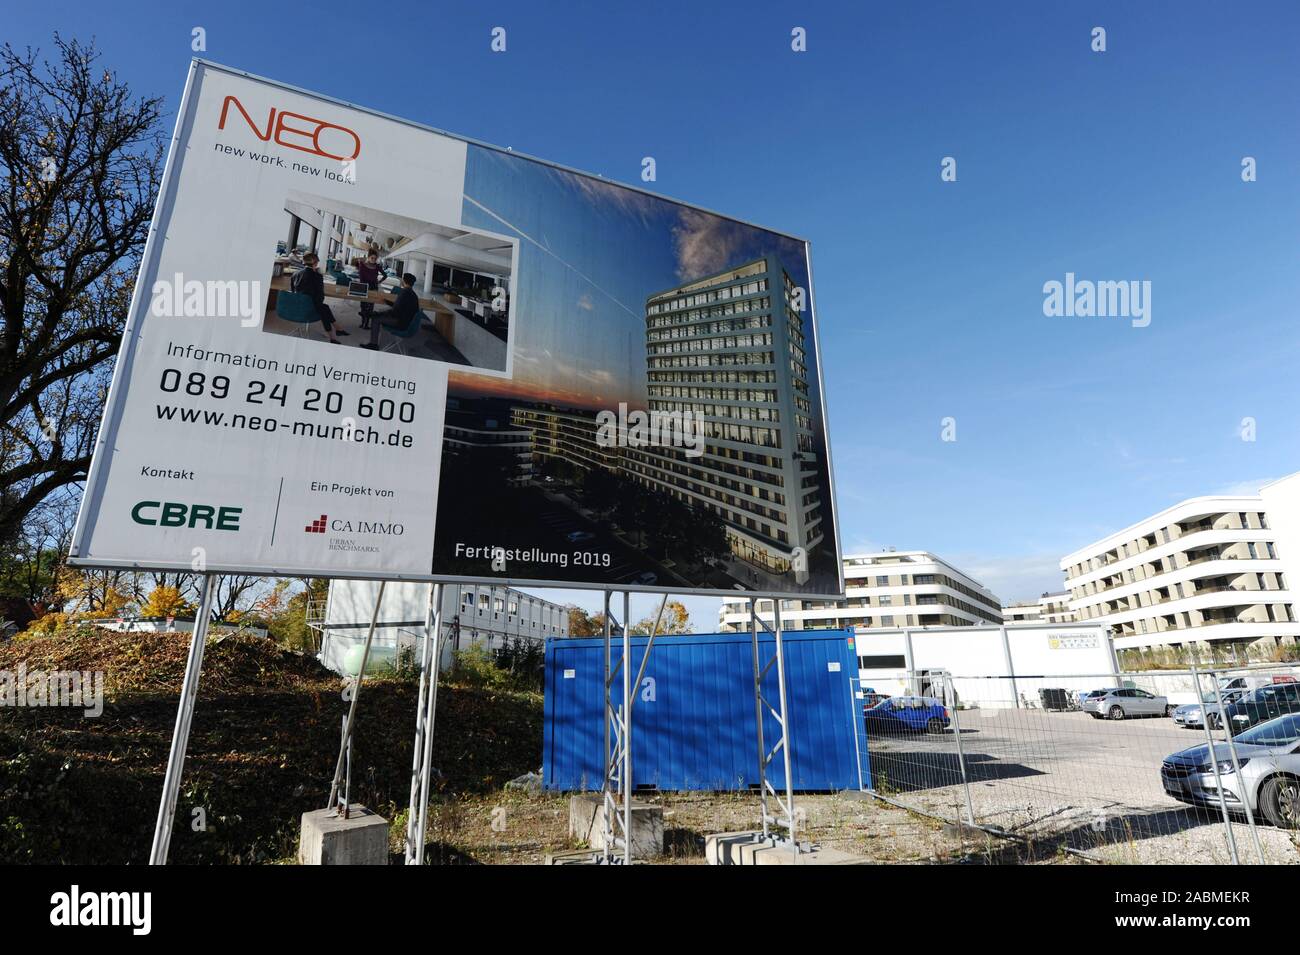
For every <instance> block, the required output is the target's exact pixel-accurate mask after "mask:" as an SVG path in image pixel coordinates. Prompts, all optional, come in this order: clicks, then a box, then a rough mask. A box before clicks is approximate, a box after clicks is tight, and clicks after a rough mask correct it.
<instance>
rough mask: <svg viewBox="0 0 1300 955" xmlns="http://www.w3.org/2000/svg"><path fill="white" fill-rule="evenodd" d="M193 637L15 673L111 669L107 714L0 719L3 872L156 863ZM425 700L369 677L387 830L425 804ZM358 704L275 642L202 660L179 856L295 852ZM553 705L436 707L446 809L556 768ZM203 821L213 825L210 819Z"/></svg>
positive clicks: (41, 658) (500, 702) (7, 657)
mask: <svg viewBox="0 0 1300 955" xmlns="http://www.w3.org/2000/svg"><path fill="white" fill-rule="evenodd" d="M188 645H189V636H188V634H155V633H149V634H137V633H130V634H116V633H106V632H103V631H100V632H97V633H88V634H77V635H75V636H72V637H68V636H61V637H48V638H32V639H25V640H22V641H16V642H14V643H10V644H5V645H4V646H0V669H6V670H14V669H16V667H17V665H18V662H19V661H25V662H26V664H27V668H28V670H29V671H32V670H38V669H42V670H47V671H48V670H56V669H62V670H73V669H76V670H103V671H104V672H105V681H106V684H107V686H108V688H109V689H108V693H107V696H108V699H107V701H106V705H105V710H104V714H103V716H101V717H99V718H98V719H86V718H85V717H84V716H83V715H82V711H81V710H80V709H66V708H21V709H8V708H6V709H0V863H13V862H41V863H58V864H102V863H116V864H121V863H137V864H138V863H143V862H146V861H147V859H148V853H149V845H150V841H151V839H152V836H153V826H154V821H155V819H156V817H157V813H158V801H159V798H160V795H161V792H162V777H163V770H164V768H165V764H166V759H167V751H168V746H169V744H170V740H171V732H172V726H173V724H174V722H175V719H176V706H177V702H178V698H179V694H180V684H181V678H182V676H183V673H184V668H185V656H186V650H187V647H188ZM415 699H416V687H415V686H414V685H413V683H412V682H411V681H410V680H409V679H405V678H403V676H402V675H400V674H399V675H395V676H393V677H385V678H372V679H367V680H366V683H365V685H364V687H363V689H362V695H361V701H360V704H359V706H358V711H357V720H358V722H357V727H356V735H355V738H354V743H353V772H352V787H353V799H354V801H357V802H361V803H364V804H365V805H367V806H369V807H371V808H372V809H375V810H376V811H378V812H381V813H383V814H385V815H387V816H388V817H389V818H393V817H394V816H396V814H397V812H398V811H399V810H404V809H405V807H406V805H407V801H408V799H409V795H410V771H411V746H412V741H413V736H414V731H415ZM346 709H347V702H346V701H345V700H344V698H343V694H342V682H341V681H340V680H339V678H338V677H337V676H336V675H335V674H333V673H330V672H329V671H327V670H325V669H324V668H323V667H321V666H320V665H319V664H318V663H317V662H316V661H315V660H314V659H313V658H311V657H308V656H305V655H302V654H299V653H295V652H292V651H287V650H284V649H281V648H280V647H278V646H276V645H275V644H274V643H273V642H272V641H269V640H266V639H264V638H260V637H254V636H248V635H240V636H230V637H225V638H221V637H217V638H213V639H211V640H210V641H209V645H208V647H207V650H206V652H205V658H204V666H203V675H202V679H201V681H200V687H199V701H198V707H197V709H196V711H195V716H194V725H193V729H192V733H191V736H190V745H189V752H188V757H187V759H186V763H185V775H184V780H183V785H182V790H181V796H180V799H179V802H178V811H177V817H176V824H175V830H174V833H173V836H172V844H171V859H172V861H174V862H177V863H254V862H266V861H272V860H277V859H280V860H283V859H286V858H291V857H292V856H293V855H294V852H295V850H296V846H297V838H298V827H299V820H300V817H301V814H302V813H303V812H306V811H308V810H311V809H320V808H323V807H324V805H325V802H326V799H327V797H328V794H329V787H330V781H331V778H332V776H333V772H334V763H335V760H336V758H337V756H338V747H339V738H340V732H341V723H342V717H343V715H344V713H345V712H346ZM541 726H542V697H541V694H540V693H535V692H520V691H516V690H512V689H510V688H508V687H482V686H464V685H457V684H454V683H453V684H448V685H444V686H442V687H441V688H440V690H439V693H438V712H437V733H436V735H435V738H434V750H433V766H434V768H435V773H434V785H433V788H434V792H435V795H441V794H447V793H485V792H490V791H492V790H495V789H498V788H499V787H500V786H501V785H502V784H504V783H505V782H506V781H507V780H509V779H512V778H514V777H515V776H518V775H520V774H522V773H524V772H528V771H531V770H536V769H537V768H538V766H539V765H540V764H541V741H542V731H541ZM196 810H201V812H196Z"/></svg>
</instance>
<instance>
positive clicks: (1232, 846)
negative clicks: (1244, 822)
mask: <svg viewBox="0 0 1300 955" xmlns="http://www.w3.org/2000/svg"><path fill="white" fill-rule="evenodd" d="M1191 672H1192V683H1193V684H1194V685H1195V686H1196V698H1197V699H1198V700H1199V699H1204V698H1205V696H1204V694H1203V693H1202V692H1201V675H1200V673H1199V672H1198V671H1197V669H1196V667H1195V666H1193V667H1191ZM1201 725H1202V726H1204V727H1205V742H1206V746H1207V748H1208V750H1209V760H1210V768H1211V769H1213V770H1214V784H1215V786H1216V787H1217V788H1218V791H1219V808H1220V809H1221V810H1222V811H1223V835H1224V837H1225V838H1226V839H1227V840H1228V854H1229V855H1230V856H1232V864H1233V865H1241V859H1240V858H1238V856H1237V837H1236V835H1234V834H1233V831H1232V816H1231V815H1229V814H1228V801H1227V800H1226V799H1225V798H1224V796H1223V780H1222V779H1221V778H1220V777H1219V757H1218V756H1217V755H1215V752H1214V734H1213V733H1211V732H1210V721H1209V720H1208V719H1206V718H1205V710H1204V708H1202V710H1201ZM1224 732H1225V733H1226V732H1227V727H1224Z"/></svg>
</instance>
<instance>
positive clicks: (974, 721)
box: [870, 710, 1300, 864]
mask: <svg viewBox="0 0 1300 955" xmlns="http://www.w3.org/2000/svg"><path fill="white" fill-rule="evenodd" d="M958 718H959V721H960V723H961V730H962V732H961V745H962V751H963V755H964V758H965V763H966V767H967V772H968V774H969V776H970V778H971V782H972V785H971V787H970V788H971V802H972V805H973V807H974V812H975V818H976V821H977V822H979V823H980V824H982V825H992V826H997V827H1000V828H1001V829H1004V830H1006V831H1009V832H1013V833H1016V834H1017V835H1019V836H1022V837H1024V838H1027V839H1031V840H1034V841H1035V842H1038V843H1039V844H1042V843H1050V844H1053V845H1055V846H1057V847H1068V848H1071V849H1079V850H1084V851H1087V852H1089V853H1090V854H1091V855H1093V856H1094V857H1097V858H1100V859H1103V860H1105V861H1108V862H1133V863H1217V864H1222V863H1226V862H1229V861H1231V860H1230V856H1229V852H1228V847H1227V842H1226V839H1225V836H1224V829H1223V819H1222V815H1221V814H1220V813H1218V812H1207V811H1206V810H1203V809H1197V808H1193V807H1189V806H1185V805H1184V804H1183V803H1180V802H1178V801H1177V800H1175V799H1173V798H1171V797H1169V796H1167V795H1165V792H1164V788H1163V786H1162V785H1161V782H1160V764H1161V762H1162V761H1163V759H1164V757H1165V756H1167V755H1169V754H1170V753H1174V752H1177V751H1178V750H1181V749H1186V748H1187V747H1189V746H1196V745H1198V744H1203V743H1204V742H1205V734H1204V731H1203V730H1187V729H1181V728H1179V727H1177V726H1175V725H1174V724H1173V723H1172V722H1171V721H1170V720H1167V719H1163V718H1149V719H1133V720H1125V721H1122V722H1111V721H1106V720H1094V719H1093V718H1092V717H1090V716H1089V715H1088V714H1086V713H1077V712H1076V713H1048V712H1044V711H1042V710H966V711H962V712H961V713H959V714H958ZM1216 738H1221V736H1218V735H1217V734H1216ZM870 753H871V761H872V769H873V773H874V774H875V776H876V785H877V787H878V788H879V789H881V791H883V792H886V793H888V794H889V795H890V797H891V798H893V799H896V800H899V801H900V802H903V803H905V804H906V805H908V806H912V807H915V808H917V809H920V810H922V811H926V812H933V813H935V814H937V815H941V816H943V817H944V818H950V819H956V818H958V813H959V812H960V811H962V810H963V809H964V800H965V796H964V793H963V789H962V786H961V785H960V783H961V768H960V763H959V761H958V756H957V735H956V733H955V732H953V731H952V730H950V731H949V732H947V733H943V734H939V735H882V736H876V737H875V738H873V739H872V740H871V742H870ZM1233 830H1234V833H1235V836H1236V840H1237V846H1238V850H1239V854H1240V857H1241V860H1242V861H1243V862H1258V861H1259V856H1258V855H1257V854H1256V851H1255V846H1254V842H1253V840H1252V839H1251V837H1250V833H1249V830H1248V829H1247V827H1246V825H1245V822H1244V820H1242V821H1240V822H1239V823H1237V824H1235V825H1234V826H1233ZM1259 841H1260V845H1261V848H1262V849H1263V852H1264V857H1265V859H1266V860H1267V861H1268V862H1270V863H1296V862H1300V851H1298V846H1297V841H1296V837H1295V835H1294V834H1292V833H1287V832H1283V831H1280V830H1277V829H1272V828H1270V827H1267V826H1265V825H1263V824H1261V825H1260V827H1259Z"/></svg>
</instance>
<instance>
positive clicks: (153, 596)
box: [140, 584, 195, 617]
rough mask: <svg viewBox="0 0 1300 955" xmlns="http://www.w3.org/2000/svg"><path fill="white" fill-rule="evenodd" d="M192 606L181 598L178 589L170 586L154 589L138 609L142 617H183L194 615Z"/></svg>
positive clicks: (165, 585)
mask: <svg viewBox="0 0 1300 955" xmlns="http://www.w3.org/2000/svg"><path fill="white" fill-rule="evenodd" d="M194 609H195V608H194V605H193V604H191V603H189V602H188V601H187V600H186V599H185V598H184V597H182V596H181V592H180V588H178V587H174V586H172V585H171V584H163V585H162V586H160V587H155V588H154V589H153V590H152V591H150V593H149V598H148V599H147V600H146V601H145V602H144V606H143V607H141V608H140V616H142V617H184V616H188V615H189V614H192V613H194Z"/></svg>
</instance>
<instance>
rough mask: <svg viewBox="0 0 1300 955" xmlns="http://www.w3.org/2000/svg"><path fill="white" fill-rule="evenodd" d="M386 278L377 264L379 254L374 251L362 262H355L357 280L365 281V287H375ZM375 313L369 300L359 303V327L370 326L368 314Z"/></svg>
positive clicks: (385, 274)
mask: <svg viewBox="0 0 1300 955" xmlns="http://www.w3.org/2000/svg"><path fill="white" fill-rule="evenodd" d="M386 278H388V273H387V272H386V271H384V270H383V269H382V268H380V266H379V256H378V255H377V254H375V253H374V252H370V253H368V254H367V255H366V260H365V261H364V262H358V263H357V281H359V282H365V283H366V288H369V289H377V288H379V283H380V282H382V281H383V280H384V279H386ZM374 313H375V306H374V305H372V304H371V303H370V302H362V303H361V327H362V328H369V327H370V316H372V315H373V314H374Z"/></svg>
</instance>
